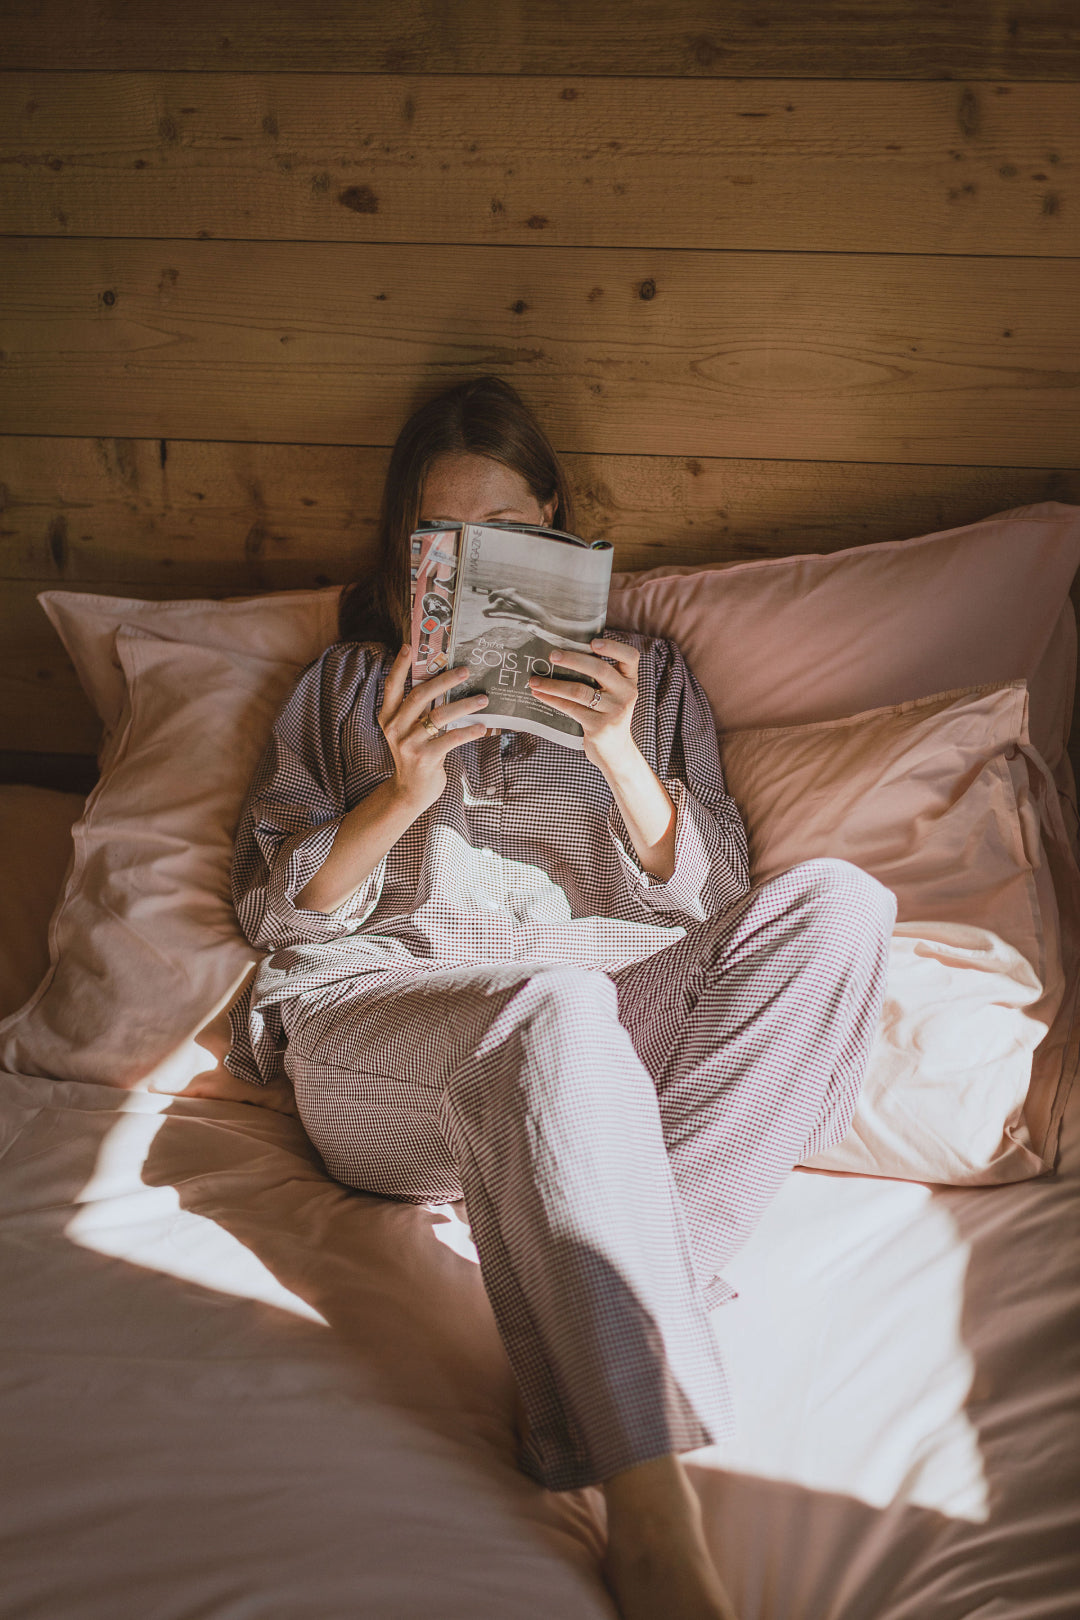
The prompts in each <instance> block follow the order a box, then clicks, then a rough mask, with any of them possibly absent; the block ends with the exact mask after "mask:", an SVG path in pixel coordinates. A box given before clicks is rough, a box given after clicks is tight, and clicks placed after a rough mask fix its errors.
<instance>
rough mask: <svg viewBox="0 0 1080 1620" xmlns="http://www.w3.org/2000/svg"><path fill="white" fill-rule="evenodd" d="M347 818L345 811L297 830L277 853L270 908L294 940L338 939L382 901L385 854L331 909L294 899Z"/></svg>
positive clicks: (307, 942)
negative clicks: (308, 829)
mask: <svg viewBox="0 0 1080 1620" xmlns="http://www.w3.org/2000/svg"><path fill="white" fill-rule="evenodd" d="M344 819H345V818H344V816H343V815H341V816H335V818H334V819H333V821H324V822H323V823H322V824H321V825H320V826H318V827H316V828H314V830H313V831H311V832H306V833H296V834H294V836H293V837H292V838H289V839H286V841H285V842H284V843H283V844H282V845H281V847H280V848H279V849H278V850H277V852H276V854H275V855H274V860H273V864H272V865H271V868H270V881H269V884H268V901H267V909H268V911H269V912H270V914H271V915H272V916H273V918H274V921H275V922H276V923H277V924H278V925H279V927H280V928H281V930H282V932H283V933H284V934H285V935H286V936H287V937H288V938H289V940H290V941H291V942H292V943H295V944H304V945H313V944H318V943H321V942H323V941H325V940H332V939H340V938H341V937H342V935H344V934H351V933H352V932H353V931H354V930H355V929H356V928H358V927H359V926H360V924H361V923H363V922H364V921H365V920H366V919H367V918H368V917H369V916H370V915H371V913H372V912H373V911H374V909H375V907H376V905H377V904H378V900H379V895H380V893H381V891H382V885H383V876H384V874H385V872H386V857H385V856H384V857H383V859H382V860H381V861H380V862H379V864H378V866H376V867H375V869H374V871H373V872H371V873H370V874H369V875H368V876H367V877H366V878H365V879H364V881H363V883H361V885H360V887H359V888H358V889H357V890H356V892H355V893H354V894H350V895H347V896H346V898H345V899H344V900H343V901H342V902H341V904H340V905H339V906H335V908H334V910H333V911H329V912H322V911H308V910H306V909H305V908H304V907H303V906H298V905H297V904H296V896H297V895H298V894H299V893H300V891H301V889H303V888H304V887H305V885H306V884H308V883H309V882H310V881H311V879H312V878H313V877H314V876H315V873H316V872H317V871H318V870H319V868H320V867H321V866H322V864H323V862H324V861H325V860H326V857H327V856H328V855H329V853H330V850H331V848H332V847H333V843H334V839H335V837H336V836H337V830H338V828H339V827H340V826H341V823H342V821H343V820H344Z"/></svg>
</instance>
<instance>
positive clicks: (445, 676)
mask: <svg viewBox="0 0 1080 1620" xmlns="http://www.w3.org/2000/svg"><path fill="white" fill-rule="evenodd" d="M411 656H412V649H411V648H410V647H408V646H405V647H402V648H401V651H400V652H399V653H398V655H397V657H396V658H395V659H394V662H393V663H392V664H391V665H390V668H389V670H388V671H387V675H386V684H385V686H384V688H383V701H382V707H381V708H380V710H379V714H378V720H379V726H380V728H381V729H382V733H383V736H384V737H385V738H386V740H387V742H388V743H389V745H390V752H391V754H392V755H393V757H394V780H395V782H396V783H397V786H398V790H399V791H400V793H401V794H402V796H403V797H404V798H405V800H406V801H407V803H408V804H409V805H410V806H413V807H415V813H416V815H420V813H421V811H423V810H426V809H427V808H428V806H429V805H432V804H434V803H435V800H436V799H437V798H439V797H440V795H441V794H442V792H443V789H444V788H445V787H446V769H445V766H444V763H443V762H444V761H445V759H446V756H447V754H448V753H449V752H450V750H451V748H457V747H459V746H460V744H461V743H466V742H474V741H475V740H476V739H477V738H478V737H482V736H483V735H484V733H485V731H486V730H487V727H486V726H484V725H474V726H463V727H461V728H460V729H455V730H453V731H446V732H442V731H440V733H439V735H438V736H432V733H431V730H430V727H429V726H426V725H425V724H424V723H423V722H424V718H425V716H426V715H427V714H428V713H429V711H430V708H431V704H432V701H433V700H434V699H435V698H437V697H441V696H442V695H443V694H444V693H445V692H449V691H450V690H451V689H452V688H453V687H455V686H460V685H461V682H462V681H463V680H464V679H465V677H466V675H467V674H468V670H467V669H466V668H465V667H464V666H463V665H462V666H459V667H458V668H457V669H445V670H443V672H442V674H441V675H433V676H432V677H431V679H430V680H427V681H421V682H419V683H418V684H417V685H415V686H414V687H413V689H412V691H411V692H410V693H409V694H408V696H406V694H405V677H406V675H407V674H408V670H409V660H410V658H411ZM486 706H487V696H486V694H485V693H483V692H478V693H473V694H472V695H471V696H469V697H464V698H458V700H457V702H456V703H447V704H445V705H443V706H442V707H441V708H440V709H439V711H438V713H437V714H436V715H432V716H431V723H432V724H434V725H439V726H444V725H445V724H446V722H447V721H449V720H459V719H463V718H464V717H465V715H467V714H476V713H478V712H479V710H481V709H483V708H485V707H486Z"/></svg>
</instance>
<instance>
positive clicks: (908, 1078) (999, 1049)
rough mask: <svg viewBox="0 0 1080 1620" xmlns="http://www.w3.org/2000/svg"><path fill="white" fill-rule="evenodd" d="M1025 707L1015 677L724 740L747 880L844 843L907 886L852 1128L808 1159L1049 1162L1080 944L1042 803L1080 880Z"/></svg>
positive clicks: (920, 1163) (962, 1166)
mask: <svg viewBox="0 0 1080 1620" xmlns="http://www.w3.org/2000/svg"><path fill="white" fill-rule="evenodd" d="M1027 708H1028V694H1027V690H1026V687H1025V684H1024V682H1023V681H1015V682H1012V683H1009V684H1005V685H1002V686H992V687H976V688H968V689H963V690H961V691H959V692H944V693H939V694H936V695H933V696H931V697H926V698H920V699H916V700H913V701H911V702H908V703H902V704H898V705H894V706H891V707H886V708H880V709H873V710H870V711H868V712H866V713H863V714H857V715H853V716H848V717H845V718H843V719H839V720H831V721H822V722H816V723H811V724H809V725H802V726H787V727H772V728H764V729H755V730H746V731H738V732H733V733H726V734H724V735H723V736H722V737H721V739H720V747H721V757H722V761H723V767H724V774H725V779H726V784H727V788H728V791H729V793H731V795H732V797H733V798H734V799H735V802H736V803H737V804H738V805H739V807H740V809H741V810H742V813H743V816H744V818H745V820H746V824H747V830H748V835H749V845H750V864H751V877H752V880H753V881H754V882H760V881H764V880H765V879H767V878H770V877H774V876H775V875H777V874H778V873H780V872H782V871H786V870H787V869H788V868H789V867H791V866H793V865H795V864H796V863H797V862H799V861H805V860H811V859H813V858H814V857H816V856H833V857H836V858H839V859H841V860H849V861H852V862H853V863H854V864H855V865H856V866H859V867H862V868H863V870H865V871H867V872H870V873H871V874H872V875H873V876H874V877H876V878H877V879H878V880H879V881H880V882H881V883H884V884H885V885H886V886H887V887H888V888H890V889H891V890H892V891H893V893H894V894H895V895H896V898H897V926H896V929H895V931H894V938H893V942H892V958H891V960H890V968H889V983H888V989H887V992H886V1008H885V1012H884V1014H883V1019H882V1026H881V1028H880V1029H879V1032H878V1037H877V1042H876V1045H875V1048H874V1052H873V1053H872V1056H871V1061H870V1068H869V1072H868V1075H867V1082H866V1084H865V1086H864V1089H863V1095H862V1097H861V1099H860V1102H859V1108H858V1111H857V1114H856V1120H855V1125H854V1127H853V1131H852V1132H851V1133H849V1136H848V1137H847V1138H845V1140H844V1142H842V1143H841V1144H840V1145H839V1146H838V1147H836V1148H833V1149H830V1150H829V1151H828V1152H826V1153H823V1154H819V1155H817V1156H816V1157H815V1158H814V1159H812V1160H810V1161H808V1162H809V1163H810V1164H811V1165H813V1166H816V1167H819V1168H827V1169H834V1170H855V1171H862V1172H869V1173H871V1174H876V1175H889V1176H900V1177H907V1178H909V1179H914V1180H919V1181H931V1182H934V1181H940V1182H949V1183H954V1184H964V1185H971V1184H976V1183H985V1184H989V1183H995V1182H1003V1181H1016V1180H1022V1179H1025V1178H1027V1177H1029V1176H1032V1175H1038V1174H1040V1173H1041V1172H1042V1171H1043V1170H1044V1168H1051V1167H1052V1165H1053V1160H1054V1154H1055V1150H1056V1143H1057V1122H1058V1120H1059V1118H1060V1106H1059V1103H1060V1104H1063V1102H1064V1092H1065V1090H1066V1089H1067V1084H1068V1074H1069V1073H1070V1072H1071V1071H1067V1070H1066V1069H1065V1068H1064V1066H1063V1061H1062V1060H1063V1057H1064V1047H1065V1043H1066V1042H1067V1039H1068V1035H1069V1031H1070V1027H1071V1018H1072V1002H1071V998H1070V999H1068V1000H1066V996H1065V991H1066V974H1065V971H1064V967H1063V944H1064V947H1065V952H1066V954H1067V955H1068V959H1069V961H1068V966H1069V980H1070V983H1071V984H1072V985H1073V986H1075V983H1076V978H1077V957H1078V954H1080V953H1078V950H1077V941H1076V939H1075V921H1073V920H1072V919H1070V924H1069V934H1068V938H1067V940H1066V941H1064V942H1063V938H1062V932H1061V926H1060V922H1059V915H1058V900H1057V894H1056V891H1055V882H1054V874H1052V873H1051V870H1050V868H1049V866H1048V864H1047V863H1048V855H1047V848H1048V844H1047V843H1046V842H1044V839H1043V837H1042V827H1041V816H1040V811H1041V810H1042V809H1043V808H1044V804H1043V801H1044V800H1048V801H1049V804H1050V807H1051V815H1050V821H1051V823H1052V825H1051V826H1050V827H1049V828H1048V832H1049V841H1050V842H1051V843H1057V844H1059V845H1060V849H1059V852H1058V853H1059V855H1060V857H1061V859H1062V861H1063V862H1064V865H1063V869H1062V870H1061V871H1060V872H1059V873H1058V877H1059V880H1060V881H1061V883H1062V884H1063V885H1064V893H1065V894H1066V895H1067V896H1069V897H1070V898H1071V900H1072V903H1073V904H1074V905H1075V903H1076V900H1077V896H1078V894H1080V877H1078V874H1077V869H1076V866H1075V863H1074V862H1072V859H1071V854H1070V852H1069V851H1068V848H1067V843H1066V840H1065V837H1064V824H1063V823H1062V822H1061V819H1060V816H1057V817H1055V816H1054V814H1053V812H1054V811H1055V810H1056V805H1057V794H1056V792H1055V790H1054V787H1053V784H1052V782H1050V780H1049V778H1048V776H1047V775H1046V771H1045V765H1044V762H1043V761H1042V759H1041V758H1040V756H1039V755H1038V754H1037V753H1036V752H1035V751H1034V750H1032V749H1031V747H1030V742H1029V738H1028V729H1027ZM1055 829H1056V832H1055ZM1070 869H1071V870H1070ZM1048 1031H1049V1032H1050V1034H1049V1035H1048ZM1033 1054H1034V1060H1033Z"/></svg>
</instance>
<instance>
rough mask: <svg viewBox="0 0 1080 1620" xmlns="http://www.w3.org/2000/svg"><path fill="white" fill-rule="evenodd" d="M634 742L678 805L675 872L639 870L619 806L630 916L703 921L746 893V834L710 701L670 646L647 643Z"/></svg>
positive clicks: (619, 845) (615, 826)
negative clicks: (726, 772)
mask: <svg viewBox="0 0 1080 1620" xmlns="http://www.w3.org/2000/svg"><path fill="white" fill-rule="evenodd" d="M634 733H635V740H636V741H637V744H638V746H639V748H640V749H641V751H642V753H643V754H644V755H645V758H646V759H649V760H650V762H653V761H655V763H654V764H653V769H654V770H655V771H656V774H657V776H658V777H659V779H660V781H661V782H662V783H663V785H664V787H665V788H666V790H667V792H668V795H669V797H670V798H671V801H672V803H673V805H674V806H675V867H674V871H673V872H672V874H671V876H670V877H669V878H668V879H667V881H666V882H661V880H660V879H659V878H656V877H652V876H650V875H649V873H647V872H645V871H644V870H643V869H642V866H641V863H640V861H639V860H638V857H637V852H636V850H635V849H634V844H633V840H632V839H631V837H630V834H629V832H628V830H627V827H626V823H625V822H624V820H623V817H622V814H621V812H620V810H619V808H618V805H616V804H613V805H612V807H611V812H610V815H609V817H608V831H609V832H610V834H611V838H612V841H613V843H614V845H615V849H616V851H617V853H618V856H619V864H620V866H621V868H622V872H623V878H624V880H625V883H626V886H627V891H628V895H629V897H630V898H631V900H632V902H633V904H634V909H635V910H638V911H639V912H640V913H642V914H645V913H648V914H650V915H653V916H656V915H671V916H673V917H675V916H679V917H687V918H691V919H693V920H694V921H696V922H703V921H704V920H705V919H706V918H707V917H713V916H716V915H717V914H718V913H720V912H723V911H726V910H728V908H729V907H730V906H732V905H734V904H735V902H736V901H737V900H739V899H741V898H742V896H743V895H744V894H745V893H746V892H747V890H748V889H749V887H750V862H749V854H748V849H747V839H746V827H745V825H744V823H743V819H742V816H741V814H740V812H739V808H738V806H737V805H736V803H735V801H734V799H732V798H731V796H730V795H729V794H728V793H727V791H726V789H725V786H724V777H723V772H722V769H721V765H720V750H719V747H718V744H717V740H716V723H715V721H714V719H713V715H712V711H711V709H710V708H709V703H708V699H707V698H706V696H705V694H704V692H703V691H702V689H701V686H700V685H699V683H698V681H697V679H696V678H695V676H694V674H693V673H692V671H691V670H690V668H689V666H688V665H687V663H686V660H685V659H684V658H683V656H682V653H681V652H680V651H679V649H678V647H676V646H675V644H674V642H670V641H663V640H656V641H652V642H650V643H647V645H646V647H645V649H644V651H643V654H642V658H641V662H640V665H639V668H638V701H637V706H636V708H635V711H634Z"/></svg>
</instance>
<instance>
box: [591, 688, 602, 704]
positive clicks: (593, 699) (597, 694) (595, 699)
mask: <svg viewBox="0 0 1080 1620" xmlns="http://www.w3.org/2000/svg"><path fill="white" fill-rule="evenodd" d="M603 695H604V689H603V687H602V686H598V687H597V688H596V691H595V692H594V693H593V695H592V697H591V698H590V699H589V708H590V709H598V708H599V707H600V699H601V698H602V697H603Z"/></svg>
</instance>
